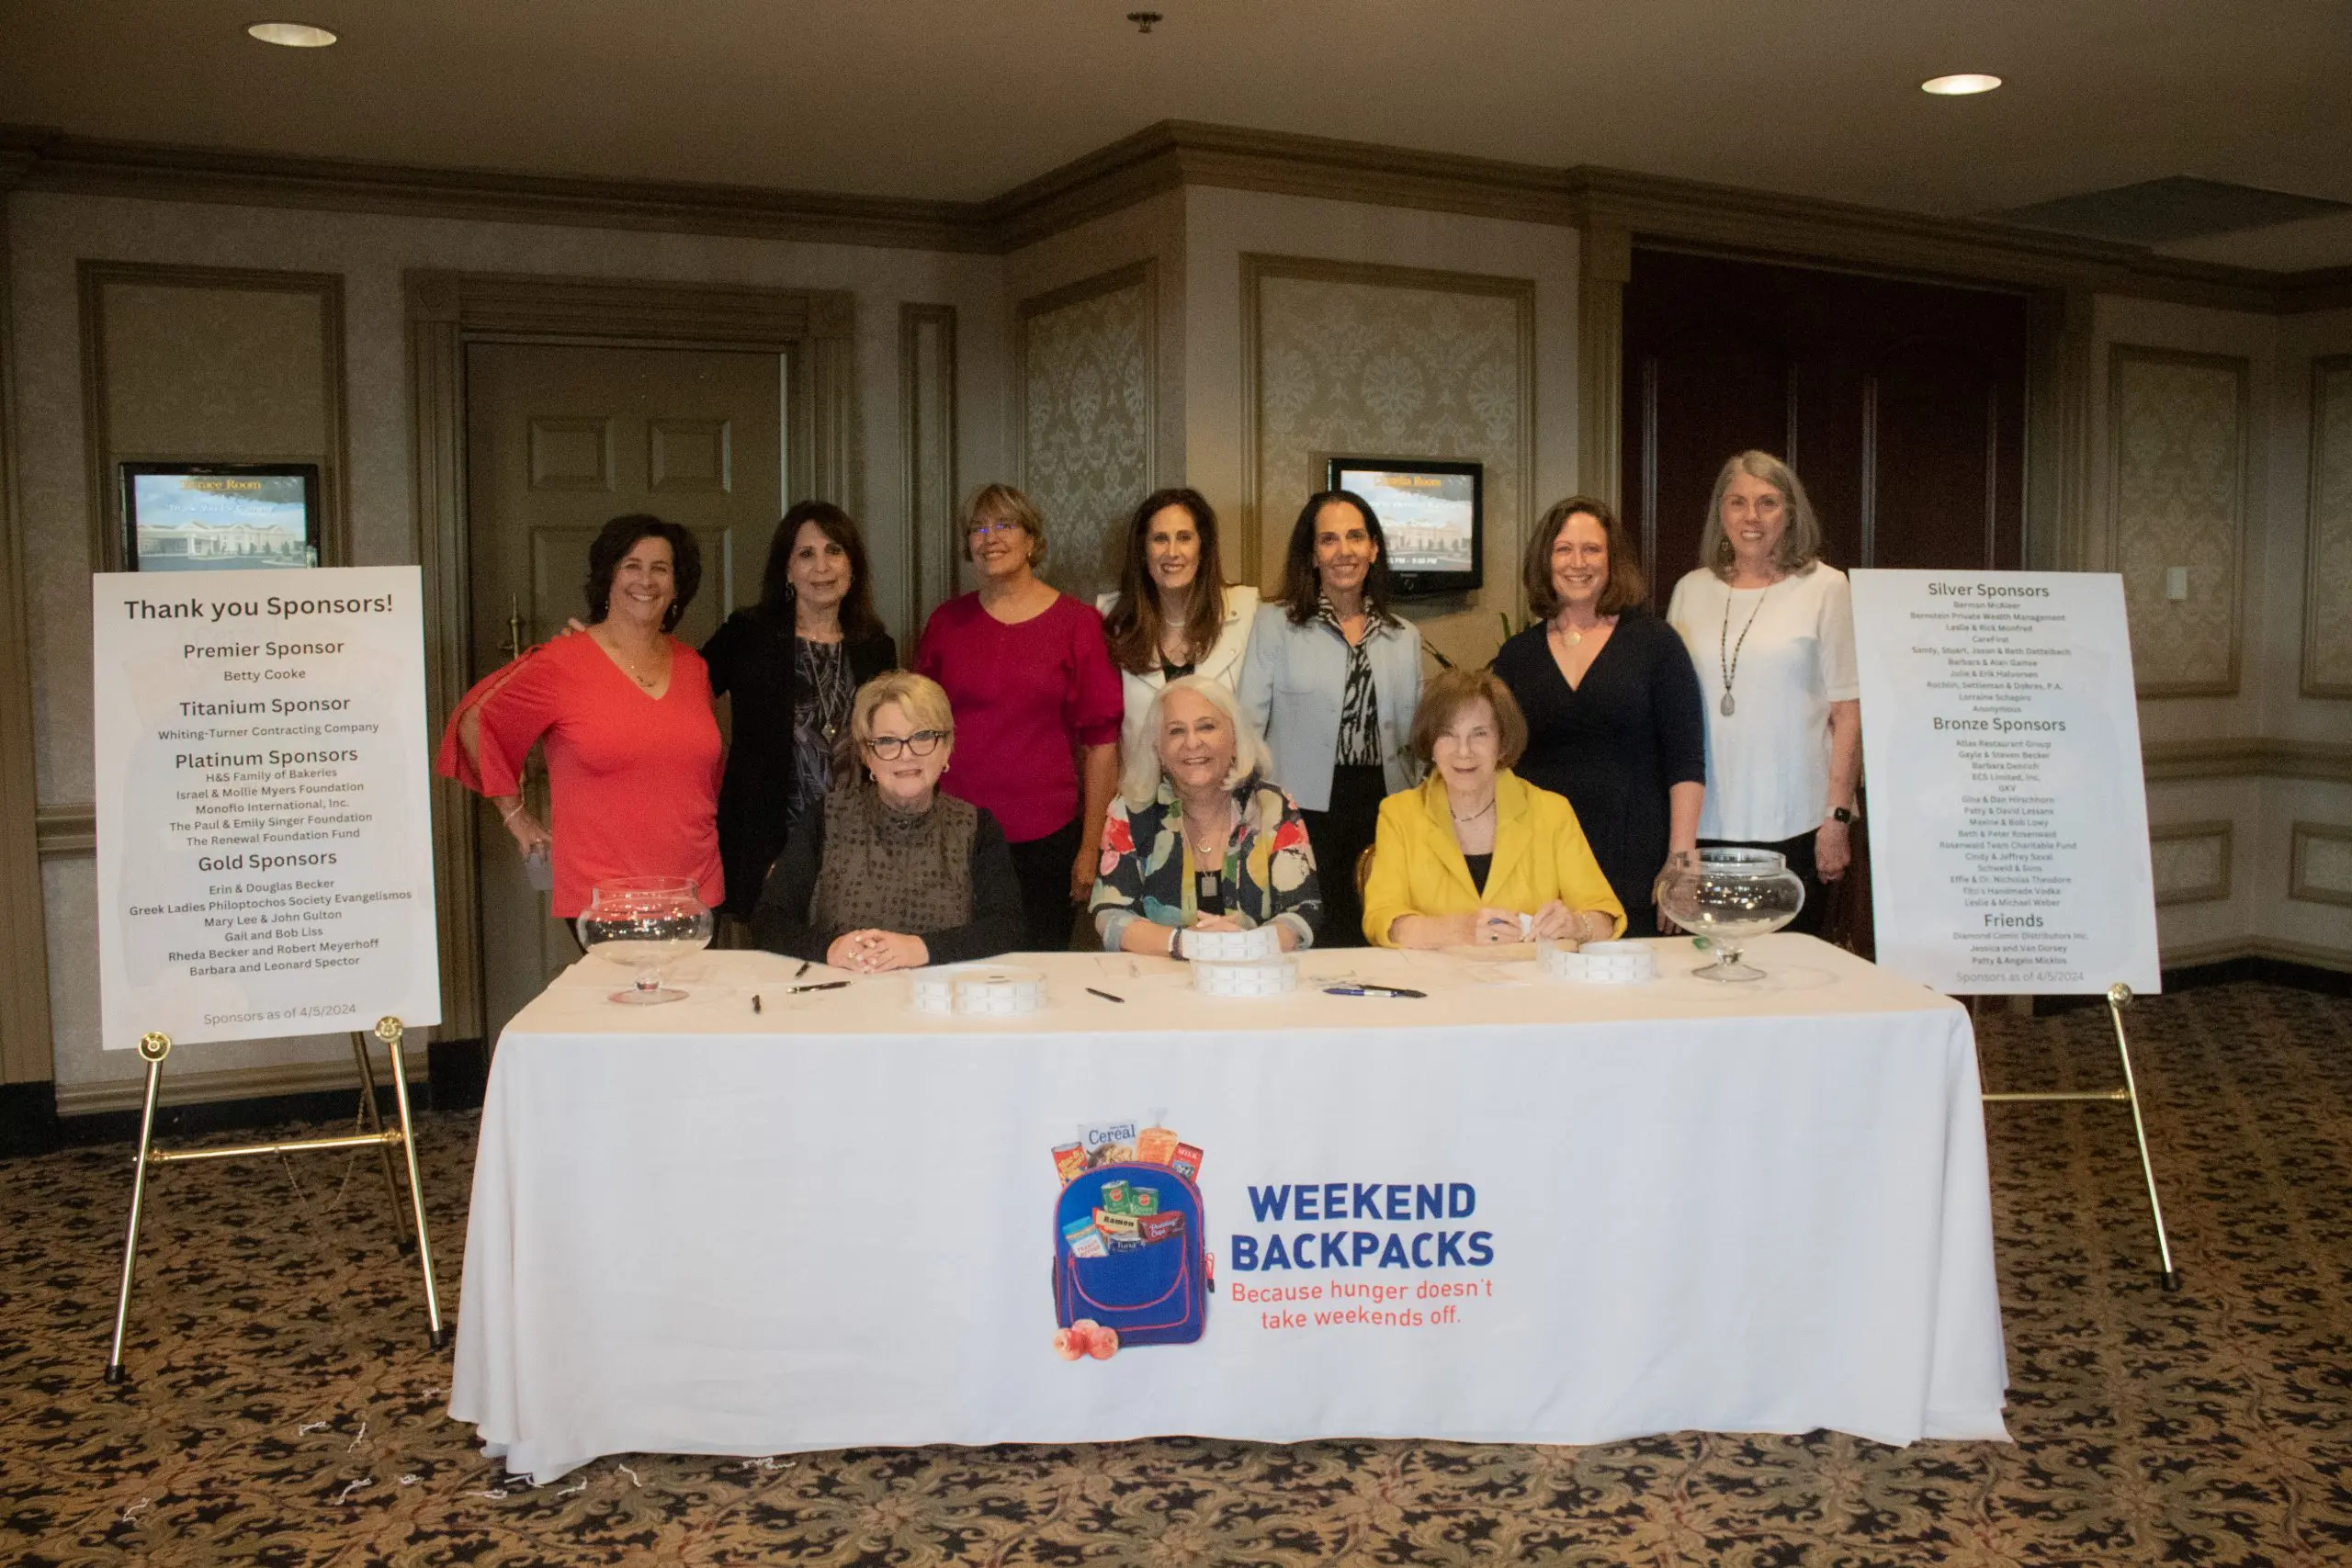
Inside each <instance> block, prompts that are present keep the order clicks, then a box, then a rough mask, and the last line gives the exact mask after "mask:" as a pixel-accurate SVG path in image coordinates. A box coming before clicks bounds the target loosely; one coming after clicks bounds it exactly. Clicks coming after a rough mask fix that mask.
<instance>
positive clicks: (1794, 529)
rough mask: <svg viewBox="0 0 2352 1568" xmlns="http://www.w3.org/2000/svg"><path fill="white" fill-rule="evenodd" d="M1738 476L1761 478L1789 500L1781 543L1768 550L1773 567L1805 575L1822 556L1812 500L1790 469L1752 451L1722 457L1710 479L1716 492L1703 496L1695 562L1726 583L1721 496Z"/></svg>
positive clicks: (1727, 547)
mask: <svg viewBox="0 0 2352 1568" xmlns="http://www.w3.org/2000/svg"><path fill="white" fill-rule="evenodd" d="M1742 474H1746V475H1747V477H1748V478H1750V479H1762V480H1763V481H1764V482H1765V483H1766V484H1768V485H1770V486H1771V487H1772V488H1773V489H1774V490H1777V491H1780V492H1781V500H1782V501H1784V502H1788V508H1789V521H1788V524H1787V525H1786V526H1785V527H1783V528H1782V529H1781V542H1780V543H1779V544H1777V545H1775V546H1773V547H1772V564H1773V565H1774V566H1776V567H1779V568H1780V569H1781V570H1782V571H1784V572H1792V573H1793V572H1800V571H1810V570H1812V569H1813V564H1814V562H1815V561H1817V560H1819V559H1820V558H1821V520H1820V519H1819V518H1817V517H1815V515H1814V514H1813V502H1812V500H1811V499H1810V498H1809V497H1807V496H1806V494H1805V493H1804V483H1803V482H1802V481H1801V480H1799V479H1798V478H1797V476H1796V470H1795V469H1793V468H1790V467H1789V466H1788V465H1787V464H1786V463H1783V462H1782V461H1781V459H1779V458H1778V457H1774V456H1772V454H1771V453H1770V452H1759V451H1757V450H1755V449H1754V448H1753V447H1751V448H1749V449H1748V450H1747V451H1745V452H1742V453H1740V454H1739V455H1738V456H1736V457H1731V458H1728V459H1726V460H1725V461H1724V468H1723V472H1721V473H1719V474H1717V475H1716V476H1715V491H1714V493H1713V495H1711V496H1709V497H1708V498H1707V525H1706V527H1705V528H1703V529H1702V530H1701V531H1700V534H1699V564H1700V565H1701V566H1703V567H1705V568H1706V569H1707V570H1709V571H1712V572H1713V573H1714V574H1715V575H1716V576H1717V577H1720V578H1723V579H1724V581H1730V579H1731V569H1732V549H1731V536H1730V535H1728V534H1726V533H1724V495H1725V494H1727V493H1728V492H1729V491H1730V490H1731V482H1732V480H1734V479H1737V478H1739V476H1740V475H1742Z"/></svg>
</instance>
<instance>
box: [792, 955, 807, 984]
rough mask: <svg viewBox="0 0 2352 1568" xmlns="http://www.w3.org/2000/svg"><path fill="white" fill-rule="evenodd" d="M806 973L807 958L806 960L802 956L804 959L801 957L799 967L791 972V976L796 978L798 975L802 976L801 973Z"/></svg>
mask: <svg viewBox="0 0 2352 1568" xmlns="http://www.w3.org/2000/svg"><path fill="white" fill-rule="evenodd" d="M807 973H809V960H807V959H805V958H804V959H802V960H801V961H800V967H799V968H797V969H795V970H794V971H793V972H792V977H793V978H794V979H796V980H797V979H798V978H800V976H803V975H806V974H807Z"/></svg>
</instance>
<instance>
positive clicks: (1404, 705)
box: [1240, 490, 1421, 945]
mask: <svg viewBox="0 0 2352 1568" xmlns="http://www.w3.org/2000/svg"><path fill="white" fill-rule="evenodd" d="M1388 600H1389V592H1388V551H1387V547H1386V542H1385V539H1384V538H1383V537H1382V535H1381V531H1380V519H1379V517H1378V516H1377V515H1375V514H1374V512H1373V510H1372V507H1371V506H1370V505H1369V504H1368V503H1366V502H1365V501H1364V499H1363V497H1362V496H1359V495H1355V494H1353V493H1351V492H1350V491H1343V490H1335V491H1323V492H1322V493H1321V494H1319V495H1314V496H1310V497H1308V498H1307V502H1306V506H1305V507H1304V508H1303V509H1302V510H1301V511H1300V512H1299V514H1298V521H1297V523H1296V524H1295V525H1293V526H1292V528H1291V532H1290V549H1289V552H1288V554H1287V555H1286V556H1285V557H1284V558H1283V581H1282V592H1281V595H1280V597H1279V598H1278V599H1277V600H1276V602H1275V603H1273V604H1266V605H1263V606H1261V608H1260V609H1259V611H1258V622H1257V625H1256V626H1254V627H1253V628H1252V629H1251V631H1250V649H1249V652H1248V653H1247V655H1245V656H1244V658H1243V659H1242V661H1241V691H1240V695H1241V711H1242V715H1243V716H1244V717H1245V718H1246V719H1247V720H1248V721H1249V722H1250V723H1251V724H1253V725H1255V726H1257V728H1258V730H1259V732H1260V733H1261V734H1262V735H1264V736H1265V738H1266V744H1267V745H1268V747H1269V748H1271V749H1272V752H1273V758H1274V777H1275V780H1276V782H1278V783H1280V784H1282V786H1283V788H1284V789H1286V790H1288V791H1289V792H1290V795H1291V798H1292V799H1294V800H1295V801H1297V802H1298V807H1299V815H1300V816H1301V817H1303V818H1306V836H1307V838H1308V840H1310V841H1311V842H1312V843H1313V844H1314V846H1315V860H1316V863H1317V865H1320V866H1323V867H1325V868H1327V869H1326V870H1325V872H1324V875H1323V885H1324V886H1323V916H1324V919H1323V929H1324V930H1325V931H1327V932H1329V939H1328V940H1329V942H1333V943H1339V944H1347V945H1362V942H1363V907H1362V901H1361V900H1360V899H1359V898H1358V897H1357V894H1356V877H1355V870H1356V860H1357V858H1358V857H1359V856H1361V855H1362V854H1363V852H1364V850H1365V848H1366V847H1367V846H1368V845H1370V844H1371V842H1372V840H1373V837H1374V833H1375V832H1376V831H1377V830H1378V829H1379V825H1380V803H1381V801H1383V800H1384V799H1385V798H1386V797H1387V796H1389V795H1393V794H1395V793H1396V792H1397V791H1398V790H1403V789H1410V788H1412V787H1413V784H1414V783H1415V781H1416V780H1417V779H1418V778H1419V775H1420V769H1419V766H1418V765H1417V764H1416V763H1415V761H1414V760H1413V754H1412V752H1411V750H1409V749H1408V746H1407V741H1408V738H1409V737H1410V736H1411V734H1412V729H1413V713H1414V710H1415V709H1417V708H1419V706H1420V702H1421V639H1420V634H1419V633H1418V632H1417V631H1415V630H1414V629H1413V628H1412V627H1411V626H1408V625H1407V624H1406V623H1405V622H1404V621H1403V620H1402V619H1400V618H1398V616H1397V615H1396V614H1395V613H1394V612H1392V611H1391V610H1390V609H1389V607H1388Z"/></svg>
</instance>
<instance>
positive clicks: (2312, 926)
mask: <svg viewBox="0 0 2352 1568" xmlns="http://www.w3.org/2000/svg"><path fill="white" fill-rule="evenodd" d="M2263 796H2264V798H2263V854H2262V861H2261V863H2259V864H2258V865H2247V866H2245V868H2244V869H2243V870H2242V871H2241V872H2240V873H2239V874H2240V876H2241V877H2242V878H2245V879H2249V880H2250V879H2254V878H2259V879H2260V880H2261V884H2262V889H2261V890H2262V894H2263V923H2262V926H2261V931H2262V935H2263V936H2264V937H2265V938H2266V939H2267V940H2268V941H2269V942H2271V943H2273V944H2274V945H2276V946H2278V947H2279V948H2280V949H2282V950H2284V951H2285V952H2287V953H2289V954H2290V955H2300V956H2301V957H2303V958H2304V959H2305V960H2306V961H2307V962H2311V963H2315V964H2326V965H2328V966H2330V967H2333V968H2337V969H2352V837H2347V835H2352V784H2345V783H2340V782H2335V781H2329V780H2318V779H2271V780H2267V781H2265V784H2264V789H2263Z"/></svg>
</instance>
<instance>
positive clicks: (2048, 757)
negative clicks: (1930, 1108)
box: [1852, 570, 2160, 996]
mask: <svg viewBox="0 0 2352 1568" xmlns="http://www.w3.org/2000/svg"><path fill="white" fill-rule="evenodd" d="M1852 581H1853V592H1854V642H1855V650H1856V652H1857V654H1858V655H1859V656H1860V667H1861V682H1862V758H1863V762H1864V765H1865V767H1866V768H1867V769H1868V773H1869V778H1870V808H1871V895H1872V907H1873V910H1874V913H1875V915H1876V919H1877V940H1878V962H1879V963H1881V964H1884V965H1886V966H1887V967H1888V968H1890V969H1893V970H1894V971H1895V972H1896V973H1898V974H1901V975H1904V976H1908V977H1909V978H1911V979H1914V980H1917V981H1918V982H1920V983H1921V984H1922V985H1926V986H1929V987H1934V988H1935V989H1937V990H1939V991H1942V992H1945V993H1947V994H1949V995H1953V996H1962V995H1969V994H1980V995H2029V996H2030V995H2041V996H2064V995H2070V994H2092V993H2098V992H2104V991H2105V990H2106V989H2107V988H2108V987H2109V986H2111V985H2113V984H2114V983H2115V982H2117V981H2119V980H2120V981H2122V982H2123V983H2125V984H2126V985H2129V986H2130V987H2131V988H2132V989H2133V990H2135V991H2140V992H2143V993H2152V992H2154V991H2156V990H2157V989H2159V988H2160V979H2159V973H2160V971H2159V966H2158V960H2157V953H2156V908H2155V886H2154V875H2153V874H2152V872H2151V870H2150V866H2149V852H2148V805H2147V794H2146V789H2145V785H2144V782H2143V775H2142V773H2141V764H2140V714H2139V705H2138V698H2137V695H2136V694H2135V691H2134V687H2133V682H2132V675H2131V637H2130V633H2129V630H2128V628H2127V626H2126V623H2125V620H2124V610H2123V581H2122V579H2121V578H2120V577H2117V576H2115V575H2113V574H2112V573H2093V572H2055V571H2052V572H2018V571H2010V572H1969V571H1878V570H1859V571H1856V572H1854V573H1853V574H1852Z"/></svg>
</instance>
